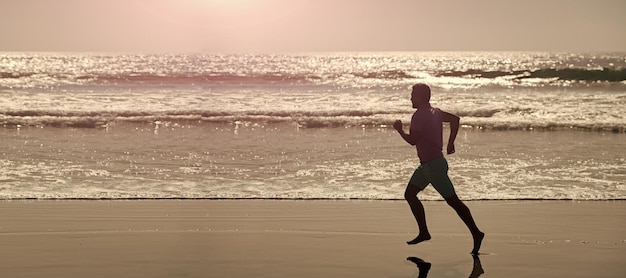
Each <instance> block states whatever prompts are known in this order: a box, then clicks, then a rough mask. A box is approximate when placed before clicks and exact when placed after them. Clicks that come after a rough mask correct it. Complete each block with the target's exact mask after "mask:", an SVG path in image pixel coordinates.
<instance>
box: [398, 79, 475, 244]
mask: <svg viewBox="0 0 626 278" xmlns="http://www.w3.org/2000/svg"><path fill="white" fill-rule="evenodd" d="M411 102H412V103H413V108H416V109H417V111H415V113H414V114H413V118H411V126H410V131H409V133H408V134H407V133H405V132H404V130H403V128H402V121H400V120H397V121H396V122H395V123H394V124H393V127H394V128H395V129H396V130H397V131H398V133H400V136H402V138H403V139H404V140H405V141H406V142H407V143H409V144H411V145H413V146H415V147H416V149H417V156H418V157H419V160H420V165H419V166H418V167H417V169H415V172H414V173H413V176H411V179H410V180H409V184H408V185H407V187H406V191H405V192H404V198H405V199H406V200H407V202H408V203H409V206H410V207H411V212H413V216H415V220H416V221H417V226H418V227H419V234H418V235H417V237H416V238H415V239H413V240H411V241H408V242H407V244H409V245H413V244H418V243H420V242H422V241H426V240H429V239H430V233H429V232H428V227H427V226H426V216H425V213H424V206H423V205H422V202H420V200H419V199H418V198H417V194H418V193H419V192H420V191H422V190H424V188H426V186H427V185H428V184H432V185H433V187H434V188H435V189H436V190H437V191H438V192H439V194H441V196H442V197H443V198H444V199H445V200H446V202H447V203H448V205H450V206H451V207H452V208H453V209H454V210H455V211H456V213H457V214H458V215H459V217H460V218H461V220H463V222H464V223H465V225H467V228H468V229H469V230H470V232H471V233H472V237H473V238H474V249H472V252H471V253H472V254H478V250H479V249H480V245H481V244H482V241H483V238H484V237H485V234H484V233H483V232H481V231H480V229H478V227H477V226H476V223H475V222H474V218H473V217H472V213H471V212H470V210H469V208H468V207H467V206H466V205H465V204H464V203H463V202H462V201H461V200H460V199H459V197H458V196H457V195H456V192H455V191H454V186H453V185H452V181H450V178H449V177H448V162H447V161H446V159H445V158H444V157H443V152H442V151H441V150H442V148H443V122H449V123H450V138H449V139H448V146H447V153H448V154H453V153H454V152H455V150H454V140H455V139H456V135H457V133H458V131H459V120H460V119H459V117H458V116H456V115H454V114H450V113H448V112H445V111H441V110H440V109H439V108H435V107H432V106H431V105H430V87H428V85H426V84H415V85H413V90H412V92H411Z"/></svg>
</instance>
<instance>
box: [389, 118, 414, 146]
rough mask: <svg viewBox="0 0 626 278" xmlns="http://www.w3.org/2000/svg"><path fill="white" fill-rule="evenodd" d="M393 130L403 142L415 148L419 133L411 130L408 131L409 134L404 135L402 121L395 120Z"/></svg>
mask: <svg viewBox="0 0 626 278" xmlns="http://www.w3.org/2000/svg"><path fill="white" fill-rule="evenodd" d="M393 128H395V129H396V130H397V131H398V133H400V136H402V139H404V141H406V142H407V143H409V144H411V145H412V146H415V144H417V141H418V139H419V133H417V132H415V131H413V130H409V134H407V133H405V132H404V129H402V121H400V120H396V122H395V123H393Z"/></svg>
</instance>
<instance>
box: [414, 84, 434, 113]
mask: <svg viewBox="0 0 626 278" xmlns="http://www.w3.org/2000/svg"><path fill="white" fill-rule="evenodd" d="M411 102H412V103H413V108H417V107H418V106H420V105H424V104H427V103H429V102H430V87H428V85H426V84H423V83H418V84H415V85H413V91H411Z"/></svg>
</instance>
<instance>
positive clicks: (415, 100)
mask: <svg viewBox="0 0 626 278" xmlns="http://www.w3.org/2000/svg"><path fill="white" fill-rule="evenodd" d="M419 99H420V98H419V97H418V96H417V94H416V93H415V92H411V103H413V108H417V107H418V106H419V105H420V100H419Z"/></svg>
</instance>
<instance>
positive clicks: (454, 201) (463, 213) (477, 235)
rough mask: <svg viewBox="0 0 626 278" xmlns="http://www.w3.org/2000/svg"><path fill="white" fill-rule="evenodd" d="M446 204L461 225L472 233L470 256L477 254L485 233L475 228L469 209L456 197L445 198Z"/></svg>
mask: <svg viewBox="0 0 626 278" xmlns="http://www.w3.org/2000/svg"><path fill="white" fill-rule="evenodd" d="M446 202H447V203H448V205H450V206H451V207H452V208H453V209H454V210H455V211H456V213H457V214H458V215H459V217H460V218H461V220H463V223H465V225H466V226H467V228H468V229H469V230H470V232H471V233H472V237H473V238H474V249H472V254H478V250H479V249H480V245H481V244H482V242H483V238H484V237H485V233H483V232H481V231H480V229H478V226H476V222H474V217H472V213H471V212H470V210H469V208H468V207H467V206H466V205H465V204H464V203H463V202H462V201H461V200H460V199H459V197H457V196H456V195H454V196H450V197H447V198H446Z"/></svg>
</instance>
